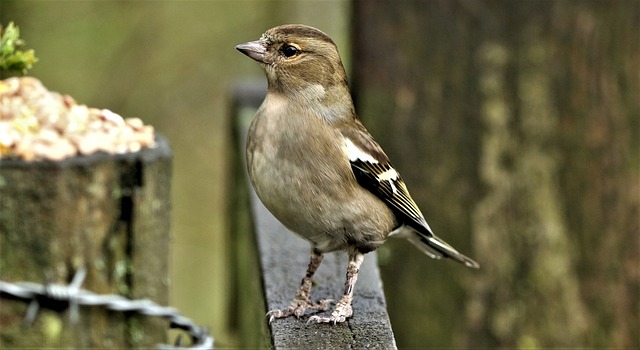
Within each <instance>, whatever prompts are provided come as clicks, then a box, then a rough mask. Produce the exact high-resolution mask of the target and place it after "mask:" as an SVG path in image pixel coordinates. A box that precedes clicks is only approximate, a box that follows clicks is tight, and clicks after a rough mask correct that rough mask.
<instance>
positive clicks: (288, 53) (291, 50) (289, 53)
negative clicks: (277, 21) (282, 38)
mask: <svg viewBox="0 0 640 350" xmlns="http://www.w3.org/2000/svg"><path fill="white" fill-rule="evenodd" d="M280 51H281V52H282V54H283V55H284V56H285V57H293V56H295V55H297V54H298V52H299V51H300V50H299V49H298V48H297V47H295V46H293V45H284V46H283V47H282V49H280Z"/></svg>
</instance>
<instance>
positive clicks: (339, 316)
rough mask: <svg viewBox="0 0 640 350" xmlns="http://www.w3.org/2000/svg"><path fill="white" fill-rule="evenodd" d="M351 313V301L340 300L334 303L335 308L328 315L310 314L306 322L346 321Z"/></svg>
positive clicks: (334, 322)
mask: <svg viewBox="0 0 640 350" xmlns="http://www.w3.org/2000/svg"><path fill="white" fill-rule="evenodd" d="M351 315H353V309H352V308H351V302H346V301H343V300H340V302H338V304H337V305H336V307H335V309H333V312H331V315H330V316H319V315H314V316H311V317H309V320H308V321H307V324H309V323H333V324H337V323H342V322H344V321H346V320H347V318H349V317H351Z"/></svg>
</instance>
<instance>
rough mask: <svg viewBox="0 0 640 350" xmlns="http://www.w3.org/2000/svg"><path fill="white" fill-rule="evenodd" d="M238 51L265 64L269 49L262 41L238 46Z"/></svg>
mask: <svg viewBox="0 0 640 350" xmlns="http://www.w3.org/2000/svg"><path fill="white" fill-rule="evenodd" d="M236 50H238V51H240V52H242V53H243V54H245V55H247V56H249V57H251V58H253V59H254V60H256V61H258V62H260V63H265V61H264V58H265V57H264V55H265V54H266V53H267V48H266V47H265V44H264V42H263V41H262V40H256V41H249V42H248V43H244V44H240V45H236Z"/></svg>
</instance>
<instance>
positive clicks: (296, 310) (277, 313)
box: [267, 298, 334, 323]
mask: <svg viewBox="0 0 640 350" xmlns="http://www.w3.org/2000/svg"><path fill="white" fill-rule="evenodd" d="M333 302H334V300H333V299H323V300H320V301H318V302H317V303H314V302H312V301H311V300H308V299H306V300H305V299H297V298H296V299H293V301H292V302H291V305H289V307H288V308H286V309H282V310H271V311H269V312H267V318H268V319H269V323H271V322H272V321H273V320H275V319H276V318H285V317H289V316H295V317H296V318H300V317H301V316H302V315H304V313H305V311H307V310H314V311H316V312H320V311H327V310H328V309H329V305H331V303H333Z"/></svg>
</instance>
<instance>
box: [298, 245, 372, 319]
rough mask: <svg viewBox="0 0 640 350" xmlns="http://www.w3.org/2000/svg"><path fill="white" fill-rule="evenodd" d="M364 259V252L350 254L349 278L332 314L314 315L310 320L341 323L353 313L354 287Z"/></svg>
mask: <svg viewBox="0 0 640 350" xmlns="http://www.w3.org/2000/svg"><path fill="white" fill-rule="evenodd" d="M363 261H364V254H362V253H360V252H358V251H355V252H352V253H350V254H349V265H348V266H347V280H346V281H345V283H344V293H343V294H342V297H341V298H340V300H339V301H338V303H337V304H336V307H335V308H334V309H333V312H332V313H331V315H330V316H318V315H314V316H311V317H310V318H309V321H308V322H315V323H333V324H336V323H341V322H344V321H345V320H346V319H347V318H349V317H351V315H353V310H352V309H351V301H352V300H353V288H354V287H355V285H356V281H357V280H358V272H359V271H360V265H362V262H363Z"/></svg>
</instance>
